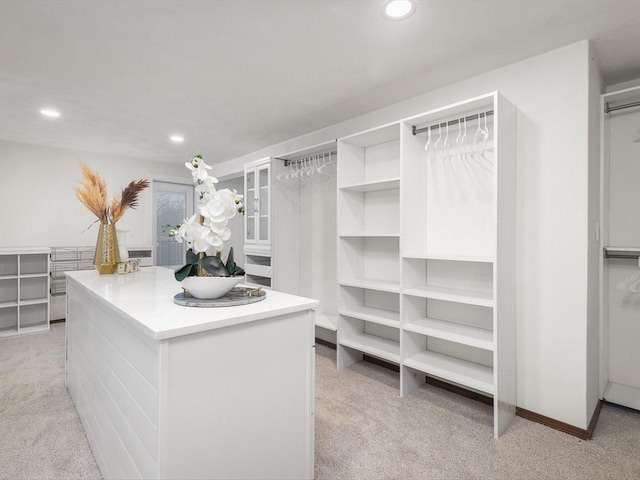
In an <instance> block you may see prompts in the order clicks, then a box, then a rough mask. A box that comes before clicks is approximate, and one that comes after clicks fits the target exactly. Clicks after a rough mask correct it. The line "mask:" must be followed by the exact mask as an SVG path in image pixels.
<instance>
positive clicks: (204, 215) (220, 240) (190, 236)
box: [169, 155, 244, 280]
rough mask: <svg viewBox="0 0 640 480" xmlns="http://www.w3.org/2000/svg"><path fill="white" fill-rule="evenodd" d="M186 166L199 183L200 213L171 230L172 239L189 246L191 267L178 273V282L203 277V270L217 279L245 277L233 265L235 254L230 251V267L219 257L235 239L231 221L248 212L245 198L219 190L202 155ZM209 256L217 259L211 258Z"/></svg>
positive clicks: (180, 269) (188, 255) (189, 263)
mask: <svg viewBox="0 0 640 480" xmlns="http://www.w3.org/2000/svg"><path fill="white" fill-rule="evenodd" d="M185 166H186V167H187V168H188V169H189V170H191V174H192V175H193V181H194V183H196V184H197V185H196V192H197V193H198V195H199V199H198V212H197V213H196V214H194V215H193V216H192V217H191V218H189V219H188V220H185V221H184V223H182V224H181V225H176V228H174V229H171V230H170V231H169V236H171V237H174V238H175V239H176V241H177V242H178V243H183V242H186V243H187V246H188V247H189V251H188V252H187V265H185V266H183V267H181V268H179V269H178V270H176V279H178V280H183V279H184V278H186V277H187V276H192V275H200V276H202V275H203V274H204V273H203V270H204V271H206V272H208V273H209V274H212V275H216V276H229V275H237V274H241V273H240V270H241V269H240V268H239V267H236V265H235V262H233V252H229V258H228V259H227V265H224V263H222V260H220V257H219V256H220V253H221V252H222V248H223V247H224V242H225V241H227V240H229V239H230V238H231V230H230V229H229V227H228V224H229V219H231V218H233V217H234V216H235V215H236V214H237V213H244V204H243V203H242V198H243V196H242V195H239V194H238V192H236V191H235V190H229V189H228V188H225V189H222V190H216V188H215V184H216V183H218V179H217V178H215V177H212V176H211V175H209V172H208V171H209V170H211V167H210V166H209V165H207V164H206V163H205V161H204V160H203V159H202V155H196V156H195V157H193V158H192V159H191V161H190V162H186V163H185ZM207 254H215V256H209V257H207ZM230 263H231V264H232V265H229V264H230ZM242 273H244V272H242ZM179 277H182V278H179Z"/></svg>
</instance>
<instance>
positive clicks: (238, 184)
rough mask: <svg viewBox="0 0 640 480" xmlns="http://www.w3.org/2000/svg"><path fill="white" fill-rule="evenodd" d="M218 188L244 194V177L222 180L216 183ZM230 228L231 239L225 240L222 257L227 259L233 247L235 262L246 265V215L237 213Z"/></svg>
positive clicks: (230, 222)
mask: <svg viewBox="0 0 640 480" xmlns="http://www.w3.org/2000/svg"><path fill="white" fill-rule="evenodd" d="M216 188H217V189H218V190H220V189H222V188H228V189H230V190H235V191H236V192H238V193H239V194H241V195H244V177H242V176H241V177H236V178H230V179H227V180H224V181H220V183H218V184H216ZM229 229H230V230H231V239H229V240H227V241H226V242H224V249H223V250H222V258H223V259H225V260H226V259H227V255H229V249H230V248H231V247H233V258H234V259H235V262H236V263H237V264H238V265H240V266H241V267H244V216H243V215H240V214H239V213H237V214H236V216H235V217H233V218H232V219H231V220H229Z"/></svg>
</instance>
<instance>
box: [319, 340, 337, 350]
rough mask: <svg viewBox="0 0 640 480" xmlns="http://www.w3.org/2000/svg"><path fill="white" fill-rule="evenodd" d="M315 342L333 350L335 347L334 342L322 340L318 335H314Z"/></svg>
mask: <svg viewBox="0 0 640 480" xmlns="http://www.w3.org/2000/svg"><path fill="white" fill-rule="evenodd" d="M316 343H317V344H318V345H324V346H325V347H329V348H333V349H334V350H335V349H336V344H335V343H331V342H327V341H326V340H323V339H321V338H318V337H316Z"/></svg>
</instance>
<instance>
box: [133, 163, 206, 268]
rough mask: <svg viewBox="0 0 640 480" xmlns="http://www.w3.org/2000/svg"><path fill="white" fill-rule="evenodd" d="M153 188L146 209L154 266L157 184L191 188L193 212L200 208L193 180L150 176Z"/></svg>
mask: <svg viewBox="0 0 640 480" xmlns="http://www.w3.org/2000/svg"><path fill="white" fill-rule="evenodd" d="M150 181H151V188H150V189H149V192H150V198H149V201H148V202H146V205H147V208H146V209H145V216H146V217H147V219H148V220H147V229H148V231H149V244H150V245H152V246H153V257H152V260H153V265H154V266H155V264H156V242H155V240H156V239H155V232H156V227H157V225H156V214H155V213H156V212H155V211H154V208H155V203H156V184H157V183H158V182H160V183H173V184H175V185H185V186H190V187H191V188H192V189H193V211H194V212H196V211H197V208H198V199H197V198H196V192H195V186H194V184H193V180H192V179H191V178H185V177H175V176H171V175H162V174H152V175H150Z"/></svg>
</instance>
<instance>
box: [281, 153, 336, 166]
mask: <svg viewBox="0 0 640 480" xmlns="http://www.w3.org/2000/svg"><path fill="white" fill-rule="evenodd" d="M337 154H338V152H323V153H314V154H313V155H307V156H306V157H302V158H298V159H297V160H290V159H288V158H278V157H273V158H275V159H276V160H281V161H283V162H284V166H285V167H288V166H289V165H291V164H292V163H294V164H295V165H299V164H301V163H302V162H305V161H306V160H310V159H312V158H314V157H319V156H321V155H337Z"/></svg>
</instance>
